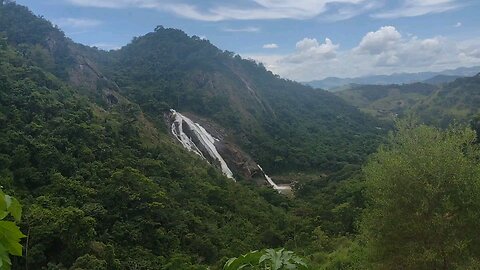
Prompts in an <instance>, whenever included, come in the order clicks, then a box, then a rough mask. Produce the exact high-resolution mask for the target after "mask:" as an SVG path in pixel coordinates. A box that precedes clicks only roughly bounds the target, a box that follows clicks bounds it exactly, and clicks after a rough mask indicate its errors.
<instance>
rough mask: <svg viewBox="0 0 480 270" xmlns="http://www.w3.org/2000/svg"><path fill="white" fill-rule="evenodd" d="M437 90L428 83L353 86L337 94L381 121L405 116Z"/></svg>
mask: <svg viewBox="0 0 480 270" xmlns="http://www.w3.org/2000/svg"><path fill="white" fill-rule="evenodd" d="M436 90H438V87H437V86H435V85H432V84H426V83H413V84H402V85H398V84H392V85H351V86H350V87H349V88H346V89H343V90H341V91H338V92H336V94H337V95H338V96H339V97H341V98H343V99H344V100H345V101H347V102H349V103H350V104H352V105H354V106H356V107H358V108H359V109H360V110H362V111H364V112H366V113H369V114H371V115H373V116H376V117H378V118H381V119H393V118H396V117H397V116H401V115H403V114H404V113H405V112H406V111H408V110H410V109H411V108H412V107H413V106H415V105H416V104H417V103H418V102H419V101H421V100H424V99H426V98H427V97H429V96H430V95H431V94H432V93H434V92H435V91H436Z"/></svg>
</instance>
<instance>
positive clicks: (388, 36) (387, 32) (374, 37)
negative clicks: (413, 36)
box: [356, 26, 402, 54]
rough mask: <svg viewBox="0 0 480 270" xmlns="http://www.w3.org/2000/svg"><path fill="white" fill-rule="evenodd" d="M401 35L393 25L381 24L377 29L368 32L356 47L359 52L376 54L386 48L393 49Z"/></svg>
mask: <svg viewBox="0 0 480 270" xmlns="http://www.w3.org/2000/svg"><path fill="white" fill-rule="evenodd" d="M401 38H402V35H401V34H400V33H399V32H398V31H397V29H395V27H393V26H383V27H381V28H380V29H379V30H378V31H375V32H368V33H367V34H366V35H365V36H364V37H363V38H362V40H361V41H360V45H358V47H357V48H356V49H357V50H358V51H360V52H366V53H369V54H378V53H380V52H382V51H383V50H386V49H393V48H395V46H396V45H397V44H398V42H399V41H400V39H401Z"/></svg>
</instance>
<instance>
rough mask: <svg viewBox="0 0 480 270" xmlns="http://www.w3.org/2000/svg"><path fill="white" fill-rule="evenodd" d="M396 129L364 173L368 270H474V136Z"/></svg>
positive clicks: (478, 188)
mask: <svg viewBox="0 0 480 270" xmlns="http://www.w3.org/2000/svg"><path fill="white" fill-rule="evenodd" d="M397 128H398V130H397V132H396V133H395V134H393V135H392V136H391V137H390V140H389V143H388V145H386V146H384V147H381V148H380V150H379V151H378V153H376V154H375V155H374V156H373V158H372V159H371V160H370V161H369V163H368V164H367V165H366V167H365V168H364V171H365V175H366V179H367V180H366V195H367V198H368V204H367V207H366V209H365V211H364V213H365V214H364V216H363V220H362V224H361V228H362V232H363V240H364V241H365V243H366V249H365V251H366V256H367V258H368V261H369V262H371V263H372V265H371V266H369V267H368V268H369V269H473V268H477V267H475V266H474V265H476V266H478V265H477V263H478V258H480V245H479V244H478V243H480V234H478V228H480V211H479V209H480V165H479V163H478V160H479V159H478V158H479V157H480V151H479V149H478V148H477V146H476V145H475V144H474V142H475V138H476V136H475V132H474V131H473V130H471V129H469V128H460V127H451V128H449V129H448V130H440V129H436V128H433V127H428V126H425V125H416V124H412V123H411V122H408V121H405V122H401V123H399V124H398V126H397ZM472 267H473V268H472ZM477 269H478V268H477Z"/></svg>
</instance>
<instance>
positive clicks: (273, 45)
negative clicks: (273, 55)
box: [262, 43, 278, 49]
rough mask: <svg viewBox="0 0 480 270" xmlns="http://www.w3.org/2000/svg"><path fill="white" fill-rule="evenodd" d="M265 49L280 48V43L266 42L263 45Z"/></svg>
mask: <svg viewBox="0 0 480 270" xmlns="http://www.w3.org/2000/svg"><path fill="white" fill-rule="evenodd" d="M262 48H264V49H277V48H278V44H276V43H269V44H265V45H263V47H262Z"/></svg>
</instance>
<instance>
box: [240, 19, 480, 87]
mask: <svg viewBox="0 0 480 270" xmlns="http://www.w3.org/2000/svg"><path fill="white" fill-rule="evenodd" d="M479 47H480V39H472V40H467V41H455V40H451V39H448V38H445V37H441V36H436V37H430V38H425V39H420V38H418V37H416V36H413V35H412V36H410V35H405V36H404V35H402V34H401V33H400V32H399V31H398V30H397V29H396V28H395V27H393V26H384V27H381V28H379V29H378V30H377V31H372V32H368V33H366V34H365V35H364V36H363V38H362V39H361V40H360V41H359V43H358V45H357V46H356V47H354V48H351V49H348V50H340V45H339V44H334V43H333V42H332V41H331V40H330V39H328V38H327V39H325V42H324V43H319V42H318V41H317V40H316V39H312V38H305V39H302V40H300V41H298V42H297V44H296V46H295V50H294V51H293V52H292V53H290V54H287V55H247V57H251V58H253V59H256V60H258V61H260V62H263V63H264V64H265V66H266V67H267V68H268V69H270V70H272V71H273V72H274V73H277V74H279V75H280V76H282V77H286V78H289V79H293V80H299V81H308V80H314V79H322V78H325V77H330V76H335V77H356V76H364V75H371V74H391V73H395V72H421V71H440V70H445V69H450V68H456V67H460V66H473V65H480V50H479V49H478V48H479Z"/></svg>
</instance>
